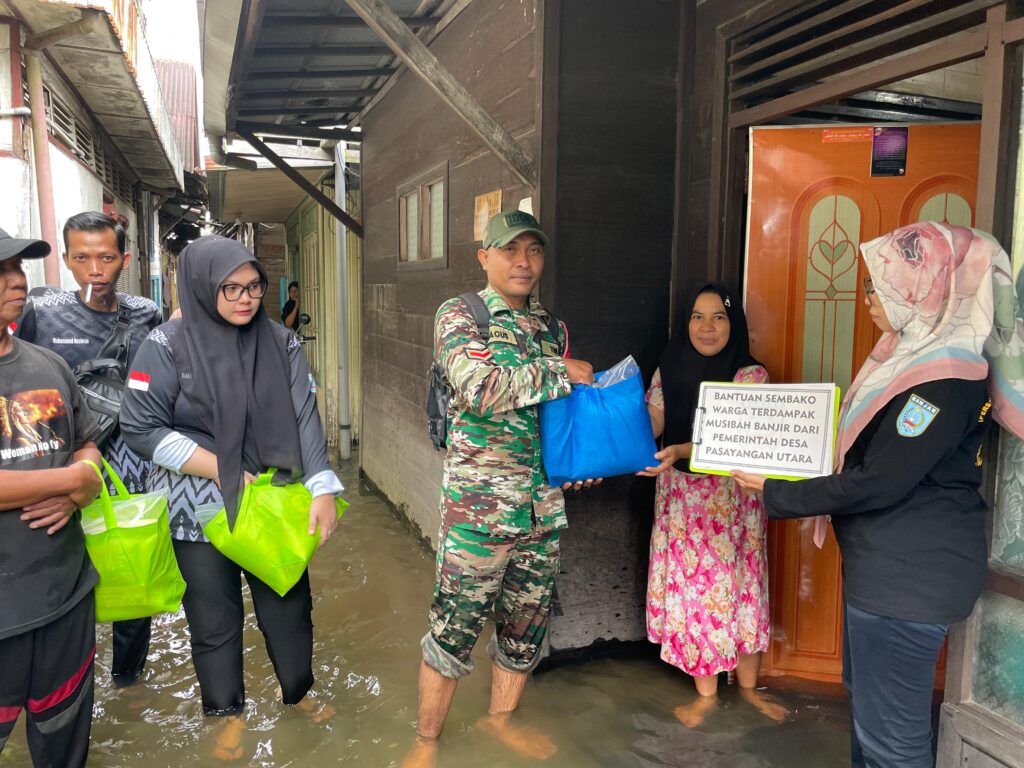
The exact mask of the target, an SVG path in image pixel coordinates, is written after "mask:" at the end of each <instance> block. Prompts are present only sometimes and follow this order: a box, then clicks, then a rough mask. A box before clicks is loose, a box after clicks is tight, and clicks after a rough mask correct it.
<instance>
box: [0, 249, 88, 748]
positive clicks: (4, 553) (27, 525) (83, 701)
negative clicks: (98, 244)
mask: <svg viewBox="0 0 1024 768" xmlns="http://www.w3.org/2000/svg"><path fill="white" fill-rule="evenodd" d="M49 252H50V246H49V244H47V243H45V242H43V241H41V240H19V239H16V238H12V237H10V236H8V235H7V233H6V232H4V231H2V230H0V752H2V751H3V748H4V744H5V743H6V742H7V738H8V736H10V734H11V732H12V731H13V730H14V726H15V724H16V723H17V720H18V717H19V716H20V715H21V710H22V709H24V710H25V711H26V719H27V725H26V731H27V733H28V746H29V751H30V753H31V755H32V762H33V764H34V765H36V766H57V765H59V766H67V768H79V767H80V766H84V765H85V760H86V756H87V755H88V752H89V730H90V727H91V723H92V700H93V659H94V656H95V651H96V618H95V612H94V610H93V600H92V590H93V587H94V586H95V585H96V571H95V570H94V569H93V567H92V563H91V562H90V561H89V557H88V556H87V555H86V551H85V537H84V535H83V533H82V526H81V525H80V524H79V522H78V520H77V519H75V518H76V515H77V510H78V509H80V508H81V507H83V506H85V505H87V504H89V503H90V502H91V501H92V500H93V499H94V498H95V497H96V494H97V493H98V492H99V489H100V477H99V474H98V473H97V471H96V468H95V466H96V465H95V464H93V466H89V464H88V463H86V462H98V461H99V458H100V456H99V452H98V451H97V450H96V447H95V445H93V443H92V442H91V441H92V439H93V437H94V435H95V433H96V424H95V422H94V420H93V418H92V414H91V412H90V411H89V409H88V408H87V407H86V406H85V404H84V402H83V398H82V396H81V394H80V393H79V390H78V387H77V386H76V384H75V380H74V378H73V377H72V375H71V371H70V369H69V368H68V366H67V364H66V363H65V362H64V361H63V360H61V359H60V358H59V357H58V356H57V355H55V354H53V353H52V352H49V351H47V350H45V349H40V348H39V347H36V346H34V345H32V344H26V343H25V342H23V341H20V340H18V339H14V338H12V337H11V336H10V335H9V334H8V332H7V328H8V327H9V325H10V323H12V322H13V321H14V320H16V319H17V317H18V316H19V315H20V314H21V312H22V309H23V308H24V306H25V302H26V300H27V298H26V290H27V284H26V280H25V273H24V272H23V271H22V268H21V262H22V259H28V258H41V257H43V256H45V255H46V254H48V253H49Z"/></svg>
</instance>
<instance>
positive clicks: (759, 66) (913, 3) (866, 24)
mask: <svg viewBox="0 0 1024 768" xmlns="http://www.w3.org/2000/svg"><path fill="white" fill-rule="evenodd" d="M932 2H933V0H907V2H905V3H900V4H899V5H897V6H895V7H894V8H889V9H888V10H886V11H881V12H880V13H876V14H875V15H874V16H869V17H868V18H866V19H861V20H860V21H855V22H853V23H852V24H847V25H846V26H845V27H838V28H836V29H832V30H830V31H827V32H825V33H824V34H821V35H815V36H814V37H812V38H811V39H810V40H806V41H804V42H802V43H799V44H798V45H794V46H792V47H787V48H786V49H785V50H783V51H780V52H779V53H776V54H773V55H771V56H765V57H763V58H759V59H757V60H756V61H753V62H751V63H750V64H749V65H747V66H745V67H738V68H735V69H733V71H732V74H730V75H729V82H735V81H736V80H741V79H744V78H748V77H751V76H752V75H755V74H757V73H758V72H763V71H765V70H766V69H771V68H772V67H774V66H776V65H778V64H781V63H782V62H784V61H788V60H790V59H795V58H797V57H798V56H800V54H802V53H807V52H808V51H813V50H815V49H816V48H820V47H822V46H824V45H831V46H832V47H833V48H836V47H838V46H837V45H836V41H837V40H842V39H843V38H846V37H850V36H852V35H856V34H858V33H862V32H864V31H865V30H868V29H870V28H871V27H874V26H876V25H879V24H888V23H891V22H892V20H893V19H894V18H897V17H899V16H902V15H904V14H906V13H910V12H911V11H915V10H917V9H919V8H921V7H922V6H925V5H928V4H930V3H932Z"/></svg>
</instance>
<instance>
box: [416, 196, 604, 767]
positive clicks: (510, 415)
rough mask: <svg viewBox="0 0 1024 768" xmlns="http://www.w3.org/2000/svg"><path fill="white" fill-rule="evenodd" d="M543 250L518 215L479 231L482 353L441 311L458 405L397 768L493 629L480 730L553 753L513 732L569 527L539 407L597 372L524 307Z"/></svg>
mask: <svg viewBox="0 0 1024 768" xmlns="http://www.w3.org/2000/svg"><path fill="white" fill-rule="evenodd" d="M545 245H547V236H546V235H545V234H544V233H543V232H542V231H541V229H540V225H539V224H538V223H537V220H536V219H535V218H534V217H533V216H531V215H529V214H527V213H523V212H520V211H505V212H503V213H500V214H498V215H497V216H495V217H494V218H493V219H491V221H490V222H489V223H488V225H487V232H486V235H485V237H484V241H483V248H481V249H480V251H479V253H478V258H479V260H480V264H481V266H482V267H483V269H484V270H485V271H486V272H487V278H488V285H487V287H486V288H485V289H484V290H483V291H481V292H480V294H479V295H480V297H481V298H482V299H483V301H484V303H485V304H486V306H487V309H488V310H489V313H490V326H489V334H488V338H487V340H486V341H485V340H484V338H483V337H482V336H481V334H480V331H479V329H478V326H477V322H476V320H474V318H473V314H472V311H471V310H470V308H469V307H468V306H467V305H466V303H465V301H463V300H462V299H460V298H455V299H451V300H449V301H447V302H445V303H444V304H442V305H441V307H440V309H438V311H437V316H436V319H435V323H434V354H435V357H436V359H437V360H438V361H439V362H440V364H441V366H442V368H443V369H444V372H445V374H446V376H447V378H448V381H449V382H450V383H451V386H452V389H453V392H454V394H453V396H452V400H451V404H450V406H449V410H448V453H447V456H446V457H445V464H444V481H443V487H442V497H441V529H440V533H439V534H438V550H437V578H436V582H435V587H434V599H433V602H432V604H431V607H430V631H429V632H428V633H427V634H426V635H425V636H424V638H423V641H422V643H421V645H422V649H423V663H422V665H421V667H420V687H419V693H420V702H419V704H420V709H419V735H420V738H419V739H418V740H417V744H416V746H415V747H414V748H413V750H412V752H410V754H409V756H408V757H407V759H406V762H405V763H404V766H421V765H432V764H433V763H434V761H435V760H436V739H437V737H438V736H439V735H440V733H441V729H442V727H443V726H444V721H445V718H446V716H447V714H448V708H449V706H450V705H451V701H452V698H453V697H454V694H455V687H456V684H457V681H458V679H459V678H461V677H463V676H465V675H468V674H469V673H470V671H472V669H473V662H472V659H471V658H470V654H471V653H472V650H473V647H474V645H475V644H476V641H477V639H478V638H479V636H480V633H481V631H482V630H483V625H484V623H485V621H486V620H487V619H488V618H490V617H493V618H494V622H495V634H494V637H493V638H492V639H491V641H490V643H489V645H488V654H489V655H490V658H491V660H492V673H493V678H492V691H491V707H490V714H489V716H488V717H486V718H484V719H483V720H482V721H481V723H480V725H481V727H482V728H483V729H485V730H488V731H490V732H492V733H493V734H494V735H495V736H497V737H498V738H499V739H501V740H502V741H504V742H505V743H506V744H508V745H509V746H511V747H513V748H515V749H517V751H520V752H522V753H524V754H529V755H530V756H532V757H536V758H545V757H548V756H550V755H551V754H553V753H554V745H553V744H552V743H551V742H550V740H547V739H545V738H544V737H542V736H539V735H537V734H533V733H531V732H527V731H526V729H524V728H522V727H517V726H514V725H513V724H512V723H510V722H509V719H508V718H509V714H510V713H511V712H512V711H513V710H514V709H515V708H516V707H517V706H518V703H519V699H520V697H521V695H522V692H523V688H524V686H525V684H526V679H527V676H528V674H529V672H530V671H531V670H532V669H533V668H534V667H535V666H536V664H537V662H538V661H539V660H540V649H541V646H542V644H543V642H544V637H545V634H546V631H547V624H548V613H549V610H550V608H551V596H552V591H553V588H554V579H555V575H556V573H557V572H558V553H559V549H558V545H559V536H560V534H561V531H562V529H564V528H565V527H566V518H565V511H564V501H563V498H562V489H561V488H552V487H550V486H549V485H548V484H547V480H546V477H545V475H544V467H543V464H542V462H541V452H540V451H541V446H540V433H539V428H538V421H539V416H538V411H537V405H538V404H539V403H542V402H544V401H547V400H554V399H557V398H560V397H565V396H567V395H568V394H569V392H570V391H571V388H572V384H574V383H590V382H593V369H592V368H591V366H590V365H589V364H588V363H584V362H582V361H579V360H570V359H567V358H566V356H565V354H566V348H567V334H566V330H565V327H564V326H562V325H561V324H558V323H554V322H552V319H551V316H550V315H549V314H548V312H547V311H546V310H545V309H544V308H543V307H542V306H541V305H540V303H539V302H538V301H537V300H536V299H534V298H533V297H532V296H531V293H532V291H533V289H534V288H535V287H536V285H537V282H538V280H539V279H540V275H541V272H542V270H543V268H544V246H545ZM587 484H589V481H588V483H587ZM579 485H582V484H579Z"/></svg>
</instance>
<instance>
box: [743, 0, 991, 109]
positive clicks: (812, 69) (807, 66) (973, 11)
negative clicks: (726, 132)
mask: <svg viewBox="0 0 1024 768" xmlns="http://www.w3.org/2000/svg"><path fill="white" fill-rule="evenodd" d="M996 2H998V0H967V1H966V2H962V3H960V4H958V5H957V6H956V7H955V8H951V9H949V10H947V11H943V12H942V13H936V14H933V15H930V16H927V17H925V18H922V19H918V20H917V21H914V22H911V23H909V24H903V25H897V26H894V27H892V28H891V29H887V30H886V31H885V32H883V33H881V34H878V35H874V36H872V37H870V38H868V39H867V40H862V41H860V42H858V43H854V44H852V45H848V46H845V47H843V48H841V49H840V50H838V51H835V52H834V53H830V54H827V55H825V56H820V57H817V58H815V59H812V60H811V61H806V62H803V63H801V64H797V65H795V66H792V67H789V68H787V69H784V70H780V71H779V72H776V73H775V74H773V75H772V76H771V77H769V78H767V79H764V80H758V81H757V82H754V83H751V84H749V85H745V86H742V87H739V88H737V89H736V90H734V91H733V92H732V93H731V94H730V97H731V98H733V99H742V98H744V97H745V96H749V95H751V94H754V93H758V92H764V91H765V90H767V89H770V88H781V87H783V86H786V85H790V84H793V83H799V82H807V81H808V80H810V81H812V82H813V81H814V80H820V79H821V78H823V77H828V76H829V75H833V74H837V73H839V72H844V71H847V70H850V69H854V68H856V67H859V66H862V65H864V64H868V63H870V62H872V61H877V60H878V59H880V58H884V57H887V56H892V55H893V54H895V53H902V52H904V51H907V50H910V49H912V48H916V47H917V46H919V45H921V44H923V43H927V42H930V41H932V40H935V39H936V38H937V37H944V36H947V35H951V34H954V33H956V32H960V31H962V30H963V29H965V28H966V27H969V26H972V25H973V24H974V23H975V22H976V21H980V20H982V19H984V12H985V10H986V9H987V8H988V7H989V6H991V5H993V4H994V3H996Z"/></svg>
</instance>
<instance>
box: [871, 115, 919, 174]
mask: <svg viewBox="0 0 1024 768" xmlns="http://www.w3.org/2000/svg"><path fill="white" fill-rule="evenodd" d="M909 132H910V129H909V128H907V127H905V126H904V127H902V128H881V127H879V128H875V132H874V136H872V138H871V175H872V176H905V175H906V174H907V139H908V135H909Z"/></svg>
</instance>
